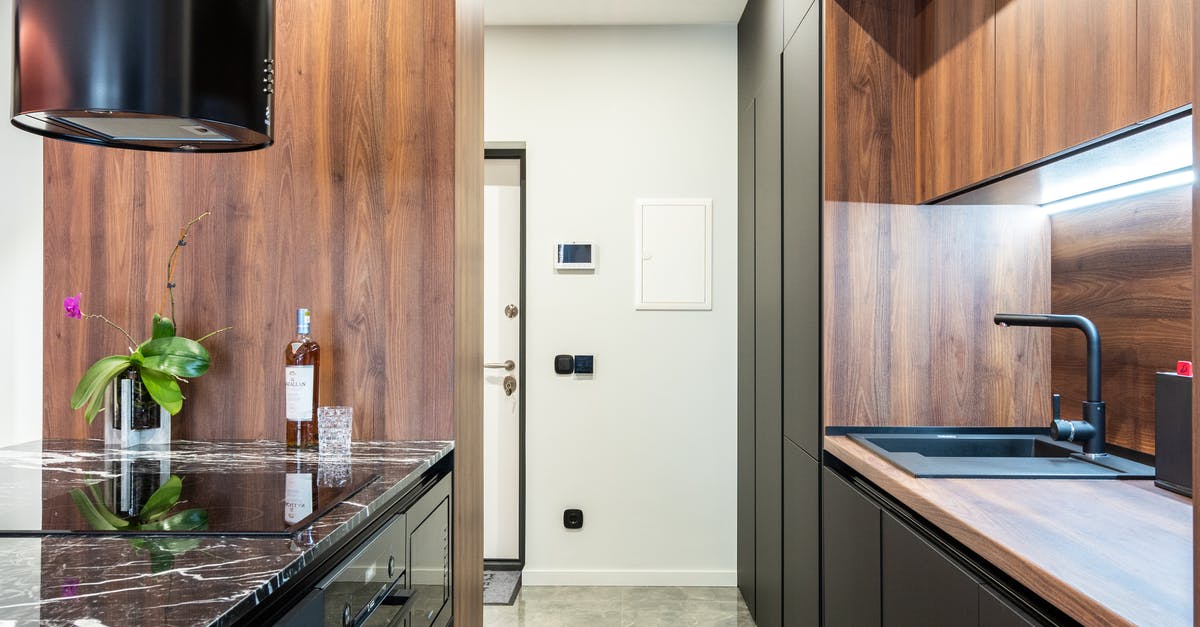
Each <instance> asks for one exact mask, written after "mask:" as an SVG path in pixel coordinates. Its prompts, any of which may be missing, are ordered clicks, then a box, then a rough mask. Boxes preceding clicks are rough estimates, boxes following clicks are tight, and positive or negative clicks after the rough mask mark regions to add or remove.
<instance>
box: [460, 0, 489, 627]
mask: <svg viewBox="0 0 1200 627" xmlns="http://www.w3.org/2000/svg"><path fill="white" fill-rule="evenodd" d="M455 5H456V6H455V25H456V26H455V32H456V33H457V35H456V37H455V76H456V80H455V82H454V119H455V124H454V160H455V161H454V163H455V165H454V184H455V191H454V267H455V273H454V440H455V442H454V446H455V451H454V564H453V569H454V574H453V579H454V624H455V625H465V626H468V627H477V626H478V625H482V624H483V315H484V314H483V0H456V2H455Z"/></svg>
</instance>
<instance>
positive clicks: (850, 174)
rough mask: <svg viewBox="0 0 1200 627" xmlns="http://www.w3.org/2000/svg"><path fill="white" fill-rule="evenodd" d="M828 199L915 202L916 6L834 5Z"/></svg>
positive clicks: (909, 1)
mask: <svg viewBox="0 0 1200 627" xmlns="http://www.w3.org/2000/svg"><path fill="white" fill-rule="evenodd" d="M826 9H827V11H826V21H825V42H826V43H825V95H824V115H825V128H824V132H825V140H824V142H825V156H824V164H825V177H824V178H825V180H824V188H825V199H826V200H830V201H844V202H880V203H898V204H911V203H914V202H916V197H917V192H916V176H917V175H916V163H915V160H916V112H915V108H916V86H915V83H916V80H915V76H916V67H917V65H916V59H917V54H916V20H915V19H914V18H913V16H914V14H915V13H914V5H913V0H827V4H826Z"/></svg>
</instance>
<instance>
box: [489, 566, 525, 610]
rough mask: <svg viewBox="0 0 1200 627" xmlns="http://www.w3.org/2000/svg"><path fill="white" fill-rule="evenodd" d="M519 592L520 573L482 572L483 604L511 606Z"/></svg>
mask: <svg viewBox="0 0 1200 627" xmlns="http://www.w3.org/2000/svg"><path fill="white" fill-rule="evenodd" d="M520 591H521V571H519V570H485V571H483V604H484V605H512V604H513V603H514V602H515V601H516V600H517V593H518V592H520Z"/></svg>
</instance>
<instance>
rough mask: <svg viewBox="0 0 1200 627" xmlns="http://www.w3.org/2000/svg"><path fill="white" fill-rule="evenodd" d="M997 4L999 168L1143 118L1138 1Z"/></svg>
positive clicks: (1008, 0)
mask: <svg viewBox="0 0 1200 627" xmlns="http://www.w3.org/2000/svg"><path fill="white" fill-rule="evenodd" d="M1147 1H1148V0H1142V2H1143V3H1146V2H1147ZM996 3H997V4H996V142H995V147H996V156H997V158H998V160H999V161H998V163H997V167H998V170H999V171H1004V170H1009V169H1011V168H1014V167H1017V166H1019V165H1023V164H1026V163H1029V162H1031V161H1035V160H1037V159H1040V158H1042V157H1045V156H1048V155H1051V154H1054V153H1056V152H1059V151H1061V150H1064V149H1066V148H1070V147H1072V146H1076V145H1078V144H1081V143H1084V142H1086V141H1089V140H1091V139H1094V138H1096V137H1099V136H1101V135H1105V134H1107V133H1110V132H1112V131H1114V130H1117V129H1119V128H1122V127H1124V126H1128V125H1130V124H1132V123H1134V122H1136V121H1138V120H1139V119H1140V118H1141V116H1140V115H1139V106H1138V98H1137V97H1136V93H1137V90H1138V87H1139V85H1138V80H1137V74H1138V72H1137V66H1138V62H1137V61H1138V59H1137V57H1138V53H1137V43H1138V15H1137V14H1138V2H1137V0H996Z"/></svg>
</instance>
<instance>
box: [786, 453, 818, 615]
mask: <svg viewBox="0 0 1200 627" xmlns="http://www.w3.org/2000/svg"><path fill="white" fill-rule="evenodd" d="M820 477H821V466H820V464H819V463H817V460H815V459H813V458H812V457H809V456H808V454H807V453H805V452H804V451H802V450H800V447H798V446H796V445H795V444H793V443H792V442H790V441H787V440H784V444H783V624H784V625H816V624H818V623H819V622H820V617H821V551H820V549H821V527H820V526H821V510H820V507H821V496H820V488H819V486H820Z"/></svg>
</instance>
